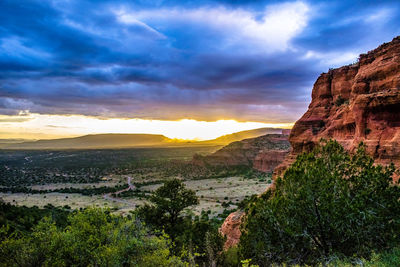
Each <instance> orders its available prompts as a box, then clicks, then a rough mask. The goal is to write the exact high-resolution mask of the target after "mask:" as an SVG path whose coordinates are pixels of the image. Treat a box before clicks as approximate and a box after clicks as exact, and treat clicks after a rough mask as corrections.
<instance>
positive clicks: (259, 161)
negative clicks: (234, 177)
mask: <svg viewBox="0 0 400 267" xmlns="http://www.w3.org/2000/svg"><path fill="white" fill-rule="evenodd" d="M288 153H289V150H266V151H262V150H261V151H260V152H259V153H258V154H257V156H256V157H255V159H254V163H253V168H254V169H256V170H259V171H262V172H273V171H274V169H275V168H276V166H278V165H279V164H281V163H282V162H283V161H284V159H285V158H286V156H287V154H288Z"/></svg>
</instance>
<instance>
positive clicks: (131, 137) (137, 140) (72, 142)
mask: <svg viewBox="0 0 400 267" xmlns="http://www.w3.org/2000/svg"><path fill="white" fill-rule="evenodd" d="M281 132H282V129H278V128H260V129H254V130H249V131H242V132H237V133H233V134H228V135H223V136H221V137H218V138H216V139H213V140H207V141H180V140H176V139H171V138H168V137H166V136H164V135H158V134H91V135H84V136H80V137H72V138H61V139H48V140H37V141H25V142H18V143H17V142H9V143H6V142H4V143H2V144H0V146H1V148H3V149H96V148H100V149H101V148H130V147H166V146H198V145H200V146H210V145H227V144H229V143H232V142H235V141H240V140H243V139H247V138H253V137H258V136H261V135H265V134H271V133H281Z"/></svg>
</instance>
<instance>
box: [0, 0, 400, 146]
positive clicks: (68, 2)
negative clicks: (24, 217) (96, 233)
mask: <svg viewBox="0 0 400 267" xmlns="http://www.w3.org/2000/svg"><path fill="white" fill-rule="evenodd" d="M399 34H400V1H372V0H371V1H357V0H354V1H347V0H343V1H338V0H331V1H261V0H260V1H257V0H255V1H244V0H243V1H240V0H236V1H211V0H197V1H183V0H179V1H178V0H175V1H162V0H146V1H144V0H143V1H118V0H114V1H111V0H110V1H107V0H97V1H85V0H79V1H78V0H54V1H50V0H48V1H47V0H40V1H34V0H32V1H29V0H25V1H19V0H2V1H0V138H54V137H61V136H74V135H75V136H76V135H81V134H87V133H104V132H123V133H127V132H128V133H129V132H132V133H134V132H140V133H161V134H166V135H167V136H168V137H171V138H187V139H192V138H199V139H207V138H213V137H217V135H221V134H226V133H231V132H236V131H240V130H246V129H251V128H259V127H267V126H268V127H270V126H275V127H286V128H288V127H290V126H291V125H292V124H293V123H294V122H295V121H296V120H297V119H298V118H299V117H300V116H301V115H302V114H303V113H304V111H305V110H306V109H307V106H308V104H309V102H310V96H311V90H312V85H313V83H314V81H315V80H316V78H317V77H318V75H319V74H320V73H322V72H326V71H328V69H329V68H332V67H339V66H342V65H346V64H350V63H353V62H355V61H356V60H357V57H358V55H359V54H360V53H365V52H367V51H369V50H372V49H373V48H375V47H377V46H378V45H379V44H381V43H383V42H388V41H390V40H392V39H393V37H395V36H397V35H399ZM171 129H172V130H171ZM217 129H218V130H217Z"/></svg>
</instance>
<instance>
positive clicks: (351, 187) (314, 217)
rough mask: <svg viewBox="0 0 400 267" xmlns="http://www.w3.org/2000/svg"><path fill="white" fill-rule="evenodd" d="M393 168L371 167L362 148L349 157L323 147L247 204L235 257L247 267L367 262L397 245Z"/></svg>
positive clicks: (399, 217)
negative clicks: (248, 263)
mask: <svg viewBox="0 0 400 267" xmlns="http://www.w3.org/2000/svg"><path fill="white" fill-rule="evenodd" d="M393 173H394V167H393V166H389V167H381V166H375V165H374V162H373V160H372V159H371V158H370V157H369V156H367V155H366V153H365V149H364V147H363V146H362V145H360V146H359V148H358V150H357V151H356V153H355V154H354V155H349V154H348V153H347V152H346V151H345V150H344V149H343V147H342V146H341V145H340V144H338V143H337V142H336V141H328V142H325V144H323V145H322V146H319V147H317V148H316V149H314V150H313V151H312V152H311V153H307V154H302V155H300V156H298V158H297V160H296V162H295V163H294V164H293V165H292V166H291V167H290V168H289V169H288V170H287V171H286V173H285V174H284V177H283V178H282V179H277V181H276V189H275V190H274V192H272V191H268V192H266V193H265V194H264V195H263V196H262V197H260V198H259V199H257V200H256V201H255V202H254V203H252V204H250V205H249V208H248V213H247V214H248V215H247V218H246V220H245V223H244V226H243V235H242V237H241V240H240V247H239V250H240V254H241V256H242V257H243V258H245V259H252V263H256V264H259V265H260V266H267V265H270V264H273V263H278V264H280V263H288V264H317V263H318V262H326V261H328V260H329V259H330V258H331V257H332V256H333V255H335V256H337V257H339V258H341V257H348V258H350V259H351V258H366V259H368V258H369V257H370V256H371V255H372V251H377V252H379V251H385V250H388V249H389V248H392V247H395V246H396V245H398V243H399V241H400V240H399V233H400V232H399V230H400V203H399V199H400V190H399V187H398V186H396V185H393V182H392V175H393Z"/></svg>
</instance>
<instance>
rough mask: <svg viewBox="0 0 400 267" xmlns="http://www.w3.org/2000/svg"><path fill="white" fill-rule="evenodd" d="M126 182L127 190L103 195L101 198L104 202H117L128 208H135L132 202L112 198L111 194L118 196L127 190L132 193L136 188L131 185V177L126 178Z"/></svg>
mask: <svg viewBox="0 0 400 267" xmlns="http://www.w3.org/2000/svg"><path fill="white" fill-rule="evenodd" d="M127 182H128V187H127V188H125V189H122V190H119V191H117V192H113V193H107V194H105V195H103V198H104V199H105V200H110V201H114V202H118V203H122V204H126V205H128V206H132V207H135V206H136V205H135V204H134V203H132V202H129V201H127V200H125V199H121V198H117V197H113V196H112V194H115V195H118V194H120V193H122V192H125V191H129V190H132V191H133V190H135V189H136V186H135V185H134V184H132V177H130V176H128V179H127Z"/></svg>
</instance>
